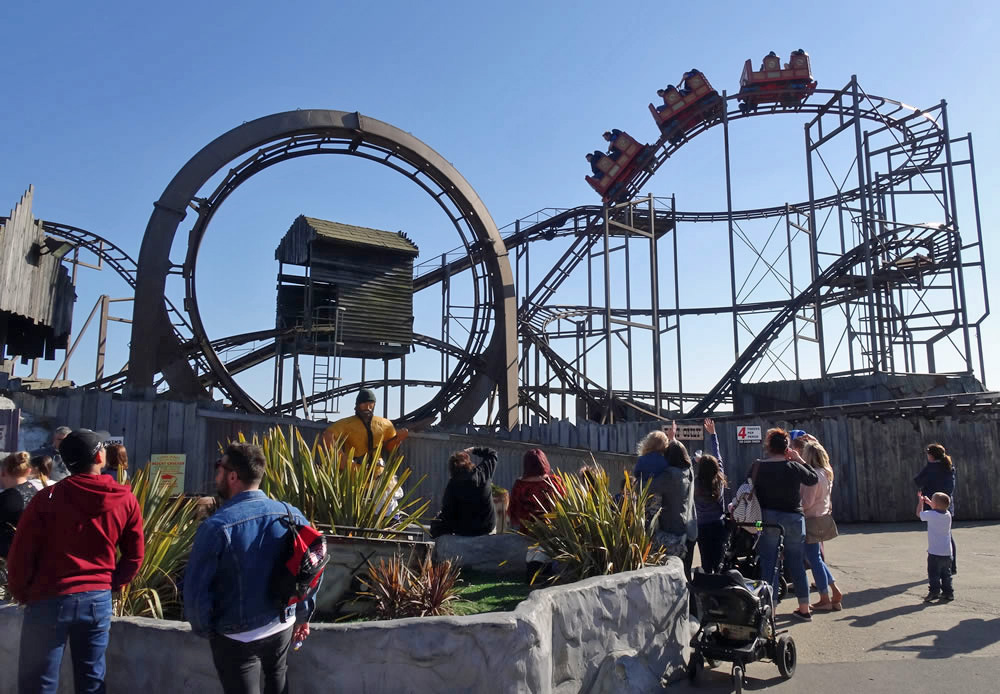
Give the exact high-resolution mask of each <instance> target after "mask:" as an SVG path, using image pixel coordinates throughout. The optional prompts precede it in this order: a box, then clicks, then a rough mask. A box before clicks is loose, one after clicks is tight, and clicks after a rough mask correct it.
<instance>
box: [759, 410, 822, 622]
mask: <svg viewBox="0 0 1000 694" xmlns="http://www.w3.org/2000/svg"><path fill="white" fill-rule="evenodd" d="M765 449H766V451H765V452H766V454H767V455H766V456H765V457H764V458H762V459H761V460H758V461H756V462H755V463H754V464H753V467H754V469H753V470H752V471H751V477H752V478H754V485H753V486H754V493H755V494H756V495H757V501H759V502H760V510H761V513H762V514H763V516H764V518H763V520H764V523H767V524H774V525H780V526H781V527H782V529H783V530H784V533H785V557H784V559H785V566H787V567H788V570H789V571H790V572H791V574H792V581H793V582H794V583H795V597H796V598H798V601H799V606H798V609H796V610H795V611H794V612H792V616H794V617H797V618H799V619H801V620H804V621H807V622H808V621H810V620H811V619H812V618H811V616H810V614H809V581H808V579H806V567H805V563H804V554H803V553H804V551H805V539H806V522H805V518H804V517H803V515H802V495H801V491H800V486H801V485H805V486H807V487H811V486H812V485H814V484H816V483H817V482H818V481H819V477H817V476H816V471H815V470H813V469H812V468H811V467H809V466H807V465H805V464H804V462H803V460H802V456H801V455H799V453H798V451H796V450H794V449H792V448H789V446H788V434H787V433H785V431H784V429H770V430H768V432H767V435H766V441H765ZM757 551H758V552H759V554H760V570H761V578H762V579H764V580H767V581H771V589H772V590H773V591H774V595H777V594H778V575H777V573H776V572H775V567H776V566H777V563H778V531H777V530H776V529H774V528H764V531H763V534H762V535H761V538H760V542H759V543H758V544H757Z"/></svg>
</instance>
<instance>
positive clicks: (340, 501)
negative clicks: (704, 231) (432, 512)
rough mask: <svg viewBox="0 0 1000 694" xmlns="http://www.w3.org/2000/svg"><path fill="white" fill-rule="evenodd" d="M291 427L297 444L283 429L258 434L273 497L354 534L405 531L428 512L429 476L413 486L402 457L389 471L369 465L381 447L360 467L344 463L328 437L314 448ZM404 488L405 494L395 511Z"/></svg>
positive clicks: (266, 485)
mask: <svg viewBox="0 0 1000 694" xmlns="http://www.w3.org/2000/svg"><path fill="white" fill-rule="evenodd" d="M290 429H291V432H290V433H291V436H292V438H291V440H289V438H288V437H286V436H285V432H284V431H283V430H282V429H281V428H280V427H275V428H273V429H270V430H269V431H267V432H266V433H265V434H264V435H263V436H260V437H258V436H254V439H253V443H255V444H257V445H259V446H260V447H261V448H262V449H263V451H264V457H265V458H266V460H267V468H266V470H265V472H264V479H263V480H262V481H261V485H260V488H261V489H262V490H263V491H264V493H265V494H267V495H268V496H270V497H271V498H273V499H278V500H281V501H287V502H288V503H290V504H292V505H294V506H297V507H298V508H299V509H300V510H301V511H302V513H303V514H304V515H305V516H306V518H308V519H309V520H310V522H312V523H314V524H326V525H329V526H331V527H332V528H338V529H343V531H344V532H348V533H350V532H353V530H349V529H352V528H369V529H377V530H386V531H390V532H399V531H402V530H404V529H405V528H406V527H407V526H409V525H412V524H415V523H419V519H420V518H421V517H422V516H423V515H424V514H425V513H426V512H427V508H428V505H429V502H428V501H425V500H424V499H422V498H421V497H419V496H417V494H416V488H417V486H418V485H419V484H420V483H421V482H422V481H423V478H421V479H419V480H417V481H416V483H413V484H407V482H408V481H409V479H410V476H411V471H410V469H409V468H403V457H402V455H399V454H394V455H390V456H389V458H388V460H386V461H385V466H384V467H383V466H381V465H370V464H368V460H369V459H371V460H378V459H379V455H380V453H381V450H380V448H381V447H379V448H376V450H375V451H374V452H373V453H372V455H371V456H365V458H364V460H363V461H362V462H361V463H360V464H358V463H351V462H348V463H345V464H343V465H341V464H339V462H338V456H337V454H336V450H337V447H336V446H334V447H333V448H331V447H328V446H327V445H326V444H325V443H324V441H323V438H322V436H317V437H316V439H315V440H314V441H313V443H312V445H311V446H310V445H309V444H307V443H306V441H305V439H304V438H303V437H302V434H301V433H300V432H299V430H298V429H296V428H295V427H291V428H290ZM240 440H241V441H242V440H244V439H243V437H242V435H240ZM293 441H294V446H293V445H292V442H293ZM338 443H339V442H338ZM347 459H348V460H350V457H349V456H348V458H347ZM400 489H402V490H404V493H403V494H402V496H401V497H400V498H399V499H397V500H396V501H397V502H398V503H397V505H396V507H395V508H393V499H394V497H395V496H396V493H397V491H398V490H400Z"/></svg>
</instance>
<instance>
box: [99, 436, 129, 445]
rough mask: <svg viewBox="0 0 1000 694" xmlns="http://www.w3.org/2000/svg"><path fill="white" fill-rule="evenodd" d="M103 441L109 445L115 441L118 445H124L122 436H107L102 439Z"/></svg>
mask: <svg viewBox="0 0 1000 694" xmlns="http://www.w3.org/2000/svg"><path fill="white" fill-rule="evenodd" d="M104 443H105V444H107V445H109V446H110V445H111V444H113V443H117V444H118V445H119V446H124V445H125V437H124V436H109V437H108V438H106V439H105V440H104Z"/></svg>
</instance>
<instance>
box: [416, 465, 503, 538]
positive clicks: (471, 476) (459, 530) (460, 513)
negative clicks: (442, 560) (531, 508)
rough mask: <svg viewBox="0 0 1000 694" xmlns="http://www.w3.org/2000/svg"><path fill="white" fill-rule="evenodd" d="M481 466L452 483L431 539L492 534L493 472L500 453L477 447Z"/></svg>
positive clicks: (453, 478) (448, 488)
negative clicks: (443, 536) (442, 536)
mask: <svg viewBox="0 0 1000 694" xmlns="http://www.w3.org/2000/svg"><path fill="white" fill-rule="evenodd" d="M472 454H473V455H475V456H478V457H479V459H480V460H479V463H478V464H477V465H476V467H474V468H473V469H472V470H469V471H468V472H464V471H463V472H459V473H458V474H457V475H456V476H454V477H452V478H451V479H450V480H448V486H447V487H445V490H444V499H443V500H442V502H441V513H439V514H438V517H437V518H435V519H434V520H433V521H432V522H431V537H439V536H441V535H448V534H452V535H469V536H473V535H489V534H490V533H491V532H493V528H494V526H495V525H496V521H497V519H496V513H495V512H494V510H493V472H494V471H495V470H496V467H497V453H496V451H494V450H493V449H492V448H474V449H472Z"/></svg>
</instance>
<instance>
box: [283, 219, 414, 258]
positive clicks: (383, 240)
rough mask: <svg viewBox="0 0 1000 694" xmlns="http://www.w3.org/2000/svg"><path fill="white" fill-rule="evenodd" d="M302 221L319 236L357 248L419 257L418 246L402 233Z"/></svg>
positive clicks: (349, 225) (338, 223)
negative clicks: (366, 247)
mask: <svg viewBox="0 0 1000 694" xmlns="http://www.w3.org/2000/svg"><path fill="white" fill-rule="evenodd" d="M302 219H304V220H305V222H306V224H308V225H309V226H310V227H311V228H312V230H313V231H315V232H316V235H317V236H322V237H323V238H327V239H331V240H334V241H340V242H341V243H349V244H352V245H355V246H373V247H376V248H385V249H388V250H392V251H399V252H402V253H410V254H412V255H417V253H418V252H419V249H418V248H417V245H416V244H415V243H413V242H412V241H410V240H409V239H408V238H406V236H405V235H404V234H403V233H402V232H395V231H382V230H381V229H370V228H368V227H359V226H354V225H353V224H343V223H341V222H329V221H327V220H325V219H316V218H315V217H306V216H303V217H302ZM296 221H297V220H296Z"/></svg>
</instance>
